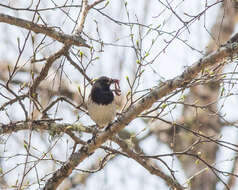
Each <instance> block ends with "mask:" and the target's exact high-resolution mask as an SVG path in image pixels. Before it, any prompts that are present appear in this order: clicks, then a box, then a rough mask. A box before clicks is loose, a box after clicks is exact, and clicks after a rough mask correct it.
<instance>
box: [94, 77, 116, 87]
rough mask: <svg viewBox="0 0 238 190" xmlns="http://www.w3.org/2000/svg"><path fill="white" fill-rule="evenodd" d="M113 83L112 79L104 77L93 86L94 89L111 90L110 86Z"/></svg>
mask: <svg viewBox="0 0 238 190" xmlns="http://www.w3.org/2000/svg"><path fill="white" fill-rule="evenodd" d="M112 82H113V80H112V79H110V78H108V77H105V76H102V77H100V78H99V79H97V80H96V82H95V83H94V84H93V87H100V88H102V89H104V90H110V85H111V84H112Z"/></svg>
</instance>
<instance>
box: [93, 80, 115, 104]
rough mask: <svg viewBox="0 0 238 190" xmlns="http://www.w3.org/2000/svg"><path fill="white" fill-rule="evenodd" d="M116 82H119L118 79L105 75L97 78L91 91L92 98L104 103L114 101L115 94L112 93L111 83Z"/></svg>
mask: <svg viewBox="0 0 238 190" xmlns="http://www.w3.org/2000/svg"><path fill="white" fill-rule="evenodd" d="M116 82H118V80H116V79H111V78H108V77H105V76H103V77H100V78H99V79H97V80H96V82H95V83H94V84H93V87H92V91H91V98H92V100H93V101H94V102H96V103H98V104H102V105H107V104H110V103H112V101H113V99H114V95H113V93H112V90H111V89H110V85H111V84H112V83H116Z"/></svg>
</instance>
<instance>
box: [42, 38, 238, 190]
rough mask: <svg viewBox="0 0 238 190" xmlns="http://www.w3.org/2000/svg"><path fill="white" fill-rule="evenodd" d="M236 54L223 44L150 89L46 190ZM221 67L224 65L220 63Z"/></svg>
mask: <svg viewBox="0 0 238 190" xmlns="http://www.w3.org/2000/svg"><path fill="white" fill-rule="evenodd" d="M237 53H238V43H236V42H234V43H232V44H229V43H228V44H226V45H224V46H223V47H221V48H220V49H219V50H218V51H216V52H213V53H211V54H209V55H207V56H206V57H204V58H202V59H200V60H199V61H197V62H195V63H194V64H193V65H192V66H190V67H188V68H187V69H186V70H185V71H184V72H183V73H182V74H181V75H180V76H177V77H175V78H174V79H173V80H169V81H166V82H165V83H163V84H161V85H159V86H157V87H156V88H154V89H152V90H151V91H150V93H149V94H148V95H146V96H144V97H143V98H141V99H140V100H139V101H138V103H136V104H134V105H132V106H131V107H130V108H129V109H128V111H126V112H125V113H124V114H122V115H121V116H120V117H119V118H118V121H116V122H114V123H113V124H112V126H111V127H110V129H109V130H106V131H104V132H101V133H100V134H99V135H98V136H97V137H96V138H95V139H94V140H93V141H91V142H90V143H88V144H87V145H85V146H83V147H81V148H80V150H79V151H77V152H76V153H74V154H72V155H71V156H70V157H69V159H68V161H67V162H66V164H65V165H63V166H62V167H61V168H60V169H58V170H57V171H56V172H55V173H54V174H53V176H52V177H51V178H50V179H49V180H48V181H47V182H46V184H45V187H44V189H45V190H54V189H56V188H57V187H58V186H59V184H61V182H62V181H63V180H64V179H65V178H66V177H68V176H69V175H70V174H71V173H72V171H73V170H74V169H75V167H77V166H78V164H80V163H81V162H83V160H85V159H86V158H87V157H89V156H90V155H91V154H92V153H93V152H94V151H95V150H96V149H97V148H99V147H100V146H101V144H103V143H104V142H106V141H107V140H109V139H110V138H111V137H112V136H114V135H115V134H117V133H118V132H119V131H120V130H122V129H123V128H124V127H125V126H126V125H128V124H129V123H130V122H131V121H132V120H133V119H135V118H136V117H137V116H138V115H139V114H140V113H142V112H143V111H144V110H147V109H149V108H150V107H151V106H152V105H153V103H155V102H156V101H157V100H159V99H161V98H163V97H165V96H167V95H168V94H170V93H172V92H173V91H174V90H175V89H179V88H185V87H186V86H187V84H188V83H189V82H191V81H192V80H193V79H194V78H196V76H197V75H198V74H199V73H200V72H201V71H203V69H204V68H206V67H209V66H214V65H217V64H218V63H220V62H223V61H224V59H228V58H234V57H235V56H234V55H236V54H237ZM222 64H224V62H223V63H222Z"/></svg>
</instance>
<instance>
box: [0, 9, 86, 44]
mask: <svg viewBox="0 0 238 190" xmlns="http://www.w3.org/2000/svg"><path fill="white" fill-rule="evenodd" d="M0 22H4V23H8V24H11V25H15V26H19V27H22V28H25V29H27V30H31V31H33V32H35V33H41V34H45V35H47V36H49V37H51V38H53V39H55V40H57V41H59V42H61V43H63V44H66V45H76V46H84V47H89V45H87V44H86V43H85V40H84V39H83V38H81V37H80V36H78V35H77V36H75V35H72V36H71V35H68V34H63V33H60V32H57V31H55V30H54V29H53V28H51V27H46V26H44V25H41V24H35V23H33V22H30V21H27V20H24V19H20V18H17V17H13V16H9V15H6V14H2V13H0Z"/></svg>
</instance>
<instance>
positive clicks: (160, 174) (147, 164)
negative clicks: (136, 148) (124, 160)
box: [113, 137, 184, 190]
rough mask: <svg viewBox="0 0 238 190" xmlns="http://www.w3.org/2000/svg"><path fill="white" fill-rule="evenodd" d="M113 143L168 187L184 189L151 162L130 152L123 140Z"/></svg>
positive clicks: (117, 139)
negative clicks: (163, 181)
mask: <svg viewBox="0 0 238 190" xmlns="http://www.w3.org/2000/svg"><path fill="white" fill-rule="evenodd" d="M113 141H115V142H116V143H117V144H118V145H119V146H120V147H121V148H122V150H123V151H124V152H126V153H127V154H128V155H129V156H130V158H132V159H134V160H135V161H137V162H138V163H139V164H140V165H141V166H143V167H144V168H145V169H147V170H148V171H149V172H150V173H151V174H152V175H156V176H158V177H161V178H162V179H163V180H165V182H166V183H167V184H168V185H169V186H172V187H173V188H174V189H177V190H183V189H184V187H183V186H181V185H180V184H179V183H178V182H177V181H176V180H175V179H173V178H171V177H170V176H168V175H166V174H165V173H164V172H162V171H161V170H160V169H159V168H158V167H156V166H155V164H154V163H152V162H151V160H149V159H144V158H142V157H140V156H138V154H136V153H134V152H133V151H131V150H130V148H129V147H128V145H127V143H125V142H124V141H123V140H121V139H119V138H116V137H114V138H113Z"/></svg>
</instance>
